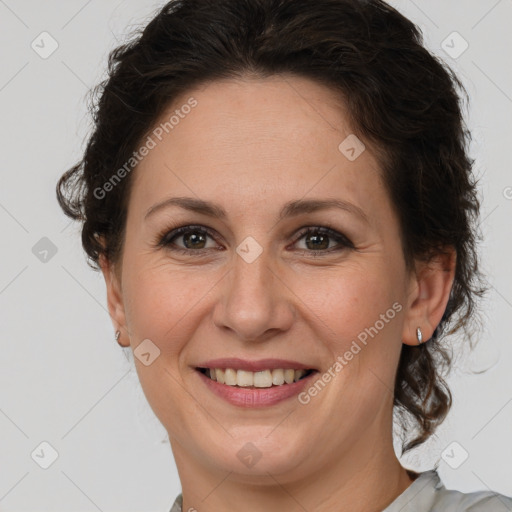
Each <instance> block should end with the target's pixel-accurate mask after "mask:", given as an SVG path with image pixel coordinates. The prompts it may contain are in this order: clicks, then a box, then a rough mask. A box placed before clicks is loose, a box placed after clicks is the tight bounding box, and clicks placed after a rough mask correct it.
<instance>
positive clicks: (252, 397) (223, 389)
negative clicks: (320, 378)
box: [196, 370, 318, 408]
mask: <svg viewBox="0 0 512 512" xmlns="http://www.w3.org/2000/svg"><path fill="white" fill-rule="evenodd" d="M196 372H197V373H198V374H199V377H200V378H201V379H202V381H203V382H204V383H205V384H206V386H208V389H209V390H210V391H212V392H213V393H214V394H216V395H217V396H220V397H221V398H223V399H224V400H226V402H229V403H230V404H232V405H237V406H238V407H249V408H250V407H267V406H270V405H274V404H277V403H279V402H282V401H283V400H286V399H288V398H291V397H293V396H295V395H298V394H299V393H300V392H301V391H302V390H303V389H304V387H305V386H306V385H308V384H309V381H310V379H311V378H312V377H314V376H315V375H316V374H317V373H318V372H316V371H315V372H312V373H310V374H309V375H308V376H307V377H304V378H303V379H301V380H298V381H297V382H293V383H292V384H282V385H281V386H272V387H270V388H243V387H235V386H228V385H227V384H221V383H220V382H217V381H216V380H212V379H210V378H209V377H207V376H206V375H204V373H201V372H200V371H199V370H196Z"/></svg>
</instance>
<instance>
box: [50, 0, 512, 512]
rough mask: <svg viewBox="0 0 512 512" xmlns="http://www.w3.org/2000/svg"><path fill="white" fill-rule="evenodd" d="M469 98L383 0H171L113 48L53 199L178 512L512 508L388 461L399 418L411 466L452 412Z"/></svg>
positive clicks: (469, 266) (468, 288)
mask: <svg viewBox="0 0 512 512" xmlns="http://www.w3.org/2000/svg"><path fill="white" fill-rule="evenodd" d="M459 89H461V90H462V86H461V84H460V82H459V81H458V79H457V77H456V76H454V75H453V73H452V72H451V71H450V70H449V69H448V68H447V67H445V66H444V65H442V64H441V63H440V62H438V61H437V60H436V59H435V58H434V57H433V56H432V55H431V54H429V53H428V52H427V50H426V49H425V48H424V47H423V46H422V44H421V37H420V35H419V33H418V30H417V29H416V27H415V26H414V25H413V24H412V23H411V22H410V21H409V20H407V19H405V18H404V17H403V16H402V15H400V14H399V13H398V12H397V11H396V10H394V9H393V8H391V7H390V6H388V5H387V4H386V3H384V2H382V1H379V0H371V1H363V0H315V1H312V0H216V1H215V2H210V1H207V0H181V1H173V2H170V3H169V4H167V5H166V6H165V7H163V8H162V9H161V11H160V12H159V13H158V15H156V17H155V18H154V19H153V20H152V21H151V22H150V23H149V24H148V25H147V27H146V28H145V29H144V31H143V33H142V34H141V35H140V37H137V38H136V39H134V40H133V41H132V42H130V43H128V44H126V45H124V46H121V47H119V48H118V49H116V50H115V51H114V52H113V53H112V54H111V57H110V62H109V77H108V79H107V80H105V82H103V83H102V84H101V85H100V87H99V89H98V92H99V100H98V102H97V105H96V109H95V112H94V119H95V123H96V125H95V131H94V133H93V134H92V136H91V138H90V140H89V142H88V145H87V148H86V151H85V154H84V157H83V159H82V160H81V161H80V162H79V163H78V164H77V165H76V166H74V167H73V168H72V169H70V170H69V171H68V172H67V173H66V174H65V175H64V176H63V177H62V178H61V180H60V182H59V184H58V187H57V193H58V199H59V202H60V204H61V206H62V207H63V209H64V211H65V213H66V214H67V215H69V216H70V217H72V218H74V219H78V220H81V221H82V222H83V230H82V242H83V246H84V249H85V251H86V252H87V254H88V256H89V258H90V263H91V265H92V266H93V268H96V269H101V271H102V273H103V276H104V278H105V282H106V287H107V296H108V307H109V311H110V314H111V317H112V321H113V323H114V325H115V328H116V340H117V341H118V343H119V344H120V345H121V346H123V347H131V348H132V349H133V352H134V355H135V356H136V358H135V363H136V368H137V373H138V376H139V379H140V382H141V385H142V388H143V390H144V393H145V395H146V397H147V399H148V402H149V403H150V405H151V407H152V409H153V411H154V412H155V414H156V415H157V416H158V418H159V420H160V421H161V422H162V424H163V425H164V427H165V428H166V430H167V432H168V434H169V440H170V443H171V447H172V450H173V454H174V457H175V460H176V464H177V468H178V472H179V475H180V480H181V484H182V493H181V494H180V495H179V496H178V497H177V498H176V500H175V502H174V505H173V507H172V512H177V511H192V510H198V511H200V512H203V511H215V512H222V511H225V510H238V509H244V510H251V511H260V510H267V511H281V510H287V511H299V510H308V511H317V512H321V511H327V510H329V511H332V510H342V509H343V510H350V511H352V512H359V511H361V512H362V511H366V512H368V511H375V512H377V511H385V512H398V511H400V510H402V511H403V510H414V511H417V512H426V511H430V510H432V511H433V510H471V511H479V510H501V509H503V510H506V509H507V508H506V507H508V509H512V499H511V498H509V497H506V496H504V495H499V494H496V493H492V492H490V491H481V492H477V493H469V494H464V493H460V492H457V491H451V490H446V489H445V488H444V486H443V485H442V483H441V481H440V479H439V476H438V474H437V471H436V469H432V470H430V471H427V472H423V473H419V474H418V473H416V472H414V471H412V470H409V469H407V468H404V467H403V466H402V465H401V464H400V462H399V460H398V459H397V457H396V455H395V452H394V449H393V429H392V425H393V414H394V413H398V414H399V415H400V417H401V418H402V422H403V427H404V432H406V433H407V434H409V439H408V441H407V442H406V443H405V442H404V444H403V445H402V454H403V453H405V452H406V451H408V450H410V449H411V448H413V447H415V446H418V445H420V444H421V443H423V442H424V441H425V440H427V439H428V438H429V437H430V436H431V435H432V434H433V433H434V431H435V429H436V427H437V426H438V425H439V424H440V423H441V422H442V421H443V420H444V418H445V417H446V414H447V413H448V411H449V408H450V405H451V395H450V391H449V389H448V388H447V387H446V384H445V382H444V381H443V378H442V376H443V371H442V370H443V368H444V367H445V366H447V365H448V363H449V362H450V358H449V355H448V352H447V351H446V350H445V348H443V342H444V340H445V336H446V334H448V333H452V332H455V331H456V330H457V329H466V330H469V325H470V322H471V319H472V317H473V313H474V306H475V302H476V299H477V297H478V296H479V295H480V294H481V293H482V287H481V285H480V283H481V281H480V274H479V270H478V264H477V258H476V239H477V232H476V225H477V220H478V212H479V203H478V200H477V194H476V188H475V182H474V179H473V176H472V172H471V167H472V161H471V159H470V158H469V157H468V155H467V141H468V133H467V131H466V129H465V126H464V123H463V119H462V114H461V109H460V103H461V101H460V97H459V94H458V90H459ZM410 434H412V435H410ZM500 507H501V508H500Z"/></svg>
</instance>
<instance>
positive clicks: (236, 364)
mask: <svg viewBox="0 0 512 512" xmlns="http://www.w3.org/2000/svg"><path fill="white" fill-rule="evenodd" d="M197 368H233V369H237V370H245V371H249V372H259V371H262V370H275V369H278V368H282V369H284V370H286V369H288V368H291V369H294V370H314V369H315V368H313V367H312V366H311V365H307V364H302V363H299V362H298V361H290V360H287V359H258V360H257V361H249V360H246V359H238V358H236V357H235V358H233V357H231V358H221V359H210V360H208V361H204V362H202V363H199V364H198V365H197Z"/></svg>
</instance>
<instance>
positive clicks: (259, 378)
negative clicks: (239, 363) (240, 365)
mask: <svg viewBox="0 0 512 512" xmlns="http://www.w3.org/2000/svg"><path fill="white" fill-rule="evenodd" d="M196 369H197V370H198V371H199V372H201V373H202V374H203V375H205V376H206V377H208V378H210V379H211V380H213V381H216V382H218V383H219V384H225V385H227V386H232V387H240V388H271V387H276V386H286V385H287V384H293V383H294V382H298V381H299V380H302V379H305V378H306V377H308V376H309V375H311V374H312V373H314V372H316V370H313V369H309V370H303V369H300V370H294V369H290V368H287V369H283V368H276V369H272V370H270V369H268V370H262V371H258V372H250V371H246V370H236V369H234V368H196Z"/></svg>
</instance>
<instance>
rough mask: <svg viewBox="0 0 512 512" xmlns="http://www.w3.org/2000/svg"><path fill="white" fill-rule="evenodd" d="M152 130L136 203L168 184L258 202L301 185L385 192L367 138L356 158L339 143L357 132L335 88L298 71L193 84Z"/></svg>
mask: <svg viewBox="0 0 512 512" xmlns="http://www.w3.org/2000/svg"><path fill="white" fill-rule="evenodd" d="M150 137H151V139H152V141H153V143H154V147H153V148H152V149H151V150H150V151H149V153H148V154H147V156H145V157H144V158H143V159H142V161H141V162H140V163H139V165H138V167H137V169H136V171H135V175H134V177H133V178H134V180H135V183H134V187H133V189H132V190H133V192H132V196H133V197H132V200H133V201H131V203H133V204H132V206H133V207H134V208H136V209H141V208H145V207H149V206H151V204H152V203H153V202H155V201H157V200H159V199H162V198H163V197H164V196H165V195H168V194H170V193H172V194H173V195H174V194H175V195H188V196H191V195H196V196H198V197H202V198H205V199H206V198H208V197H220V196H223V197H230V198H231V200H232V202H233V200H236V201H237V202H239V203H240V204H241V205H246V206H247V207H249V206H251V207H258V208H260V207H261V206H262V204H268V202H269V201H272V202H275V201H276V200H277V201H278V202H279V204H281V203H282V202H285V201H286V200H291V199H298V198H300V197H302V196H304V195H306V194H308V195H310V196H313V197H317V196H322V197H325V196H329V197H338V196H340V195H341V196H343V198H345V199H349V200H350V199H351V200H353V201H354V202H356V203H361V202H364V201H365V200H366V199H365V198H367V197H368V196H373V198H374V199H377V196H376V194H377V193H381V194H382V192H383V190H382V188H383V187H382V184H381V182H380V171H379V165H378V163H377V160H376V158H375V157H374V155H373V152H372V149H371V148H370V147H369V146H368V145H366V147H365V149H364V151H362V153H361V154H360V155H359V156H358V157H357V158H356V159H355V160H350V159H349V158H347V154H346V153H344V151H345V150H346V149H347V143H345V144H344V141H347V140H348V145H349V146H350V145H351V144H352V142H353V141H357V140H358V139H354V137H356V136H355V134H354V133H353V129H352V127H351V125H350V123H349V120H348V115H347V113H346V110H345V107H344V105H343V103H342V101H341V99H340V96H339V94H338V93H337V92H336V91H333V90H332V89H329V88H327V87H326V86H323V85H321V84H318V83H316V82H313V81H311V80H309V79H306V78H300V77H295V76H289V75H288V76H286V75H282V76H274V77H270V78H265V79H255V78H247V79H243V80H241V79H237V80H221V81H214V82H210V83H207V84H204V85H202V86H199V87H196V88H193V89H191V90H190V91H188V92H187V93H185V94H182V95H181V96H180V97H179V98H176V99H175V101H174V102H173V103H172V105H170V106H169V107H168V108H167V109H166V110H165V112H164V113H163V114H162V115H161V116H160V118H159V119H158V120H157V121H156V122H155V123H154V128H153V130H152V132H151V133H150ZM340 144H341V146H340ZM356 144H357V142H356ZM152 145H153V144H152ZM352 145H353V144H352ZM349 149H350V148H349ZM355 149H356V150H357V151H358V152H359V151H360V149H361V148H358V147H356V148H355ZM349 156H350V154H349ZM227 209H228V210H229V205H227Z"/></svg>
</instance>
